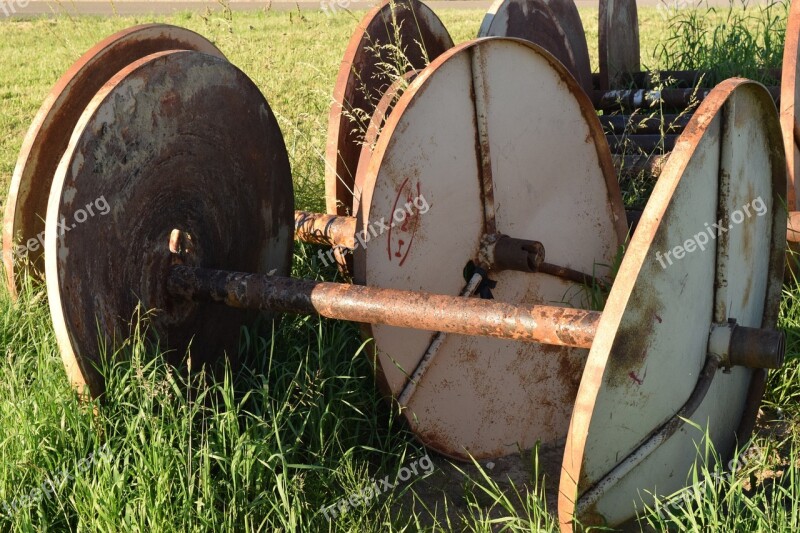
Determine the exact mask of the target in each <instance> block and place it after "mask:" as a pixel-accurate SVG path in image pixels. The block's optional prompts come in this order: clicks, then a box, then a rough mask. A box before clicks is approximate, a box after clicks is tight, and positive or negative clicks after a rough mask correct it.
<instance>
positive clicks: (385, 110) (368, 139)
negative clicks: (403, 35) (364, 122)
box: [353, 70, 419, 214]
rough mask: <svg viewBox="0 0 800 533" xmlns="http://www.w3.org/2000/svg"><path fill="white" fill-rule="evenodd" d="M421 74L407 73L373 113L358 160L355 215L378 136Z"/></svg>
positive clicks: (385, 95) (389, 90) (354, 204)
mask: <svg viewBox="0 0 800 533" xmlns="http://www.w3.org/2000/svg"><path fill="white" fill-rule="evenodd" d="M418 73H419V71H418V70H412V71H410V72H406V74H405V75H404V76H403V77H402V78H401V79H399V80H395V82H394V83H392V85H391V86H390V87H389V88H388V89H387V90H386V92H385V93H383V96H381V100H380V102H378V105H377V106H375V112H374V113H372V118H370V121H369V125H368V126H367V132H366V134H365V135H364V144H363V145H362V146H361V155H360V156H359V158H358V169H357V171H356V178H355V185H354V187H353V192H354V194H353V213H354V214H356V213H358V210H359V208H360V206H361V191H362V190H364V180H365V179H366V175H367V168H369V161H370V159H372V153H373V151H374V150H375V145H376V144H377V142H378V136H379V135H380V133H381V131H382V130H383V125H384V124H385V123H386V120H387V119H388V118H389V115H390V114H391V113H392V109H394V105H395V104H396V103H397V100H398V99H399V98H400V96H402V95H403V91H405V90H406V88H408V85H409V84H410V83H411V82H412V81H414V78H416V77H417V74H418Z"/></svg>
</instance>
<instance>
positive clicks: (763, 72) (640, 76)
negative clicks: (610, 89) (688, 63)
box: [592, 68, 781, 88]
mask: <svg viewBox="0 0 800 533" xmlns="http://www.w3.org/2000/svg"><path fill="white" fill-rule="evenodd" d="M754 74H755V75H756V76H758V77H761V78H763V77H768V78H772V79H773V80H774V81H775V82H776V83H779V82H780V81H781V69H779V68H771V69H759V70H757V71H756V72H755V73H754ZM628 75H629V76H630V81H631V82H632V83H633V85H634V86H635V87H637V88H643V87H652V85H653V83H656V84H665V83H667V82H672V83H677V84H679V85H682V86H688V87H695V86H697V84H698V83H699V82H700V81H702V82H703V84H704V85H708V86H714V85H716V84H717V83H718V82H719V81H721V80H717V79H716V73H715V72H714V71H711V70H662V71H657V72H656V71H653V72H633V73H630V74H628ZM748 77H750V76H748ZM592 83H593V85H594V86H595V87H599V86H600V74H598V73H595V74H592Z"/></svg>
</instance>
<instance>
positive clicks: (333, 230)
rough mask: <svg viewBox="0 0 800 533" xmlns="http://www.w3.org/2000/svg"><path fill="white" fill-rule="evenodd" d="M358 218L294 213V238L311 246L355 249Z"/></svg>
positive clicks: (306, 212) (304, 212) (302, 212)
mask: <svg viewBox="0 0 800 533" xmlns="http://www.w3.org/2000/svg"><path fill="white" fill-rule="evenodd" d="M355 234H356V217H348V216H339V215H324V214H321V213H309V212H308V211H295V212H294V238H295V239H297V240H298V241H302V242H307V243H309V244H323V245H326V246H330V247H336V246H343V247H345V248H349V249H351V250H352V249H353V248H354V247H355Z"/></svg>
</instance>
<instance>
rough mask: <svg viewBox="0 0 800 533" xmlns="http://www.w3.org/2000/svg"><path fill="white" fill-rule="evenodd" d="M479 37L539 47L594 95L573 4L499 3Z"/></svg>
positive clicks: (565, 0) (551, 0)
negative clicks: (496, 38)
mask: <svg viewBox="0 0 800 533" xmlns="http://www.w3.org/2000/svg"><path fill="white" fill-rule="evenodd" d="M478 37H516V38H518V39H525V40H528V41H530V42H532V43H536V44H538V45H539V46H541V47H542V48H544V49H545V50H547V51H548V52H550V53H551V54H553V55H554V56H555V57H556V59H558V60H559V61H561V63H562V64H563V65H564V66H565V67H567V70H569V71H570V72H571V73H572V75H573V76H575V79H577V80H578V83H579V84H580V85H581V87H583V90H584V91H586V92H587V93H588V94H591V91H592V68H591V64H590V63H589V47H588V45H587V44H586V32H585V31H584V29H583V23H581V17H580V15H579V14H578V8H577V7H576V6H575V2H574V1H573V0H496V2H495V3H494V4H493V5H492V7H491V8H489V11H488V12H487V13H486V16H484V18H483V22H482V23H481V27H480V30H479V31H478Z"/></svg>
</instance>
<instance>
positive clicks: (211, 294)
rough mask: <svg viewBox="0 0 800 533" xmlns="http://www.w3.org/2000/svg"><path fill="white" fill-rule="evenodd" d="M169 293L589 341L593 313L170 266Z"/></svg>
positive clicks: (548, 340)
mask: <svg viewBox="0 0 800 533" xmlns="http://www.w3.org/2000/svg"><path fill="white" fill-rule="evenodd" d="M167 290H168V291H169V292H170V294H172V295H173V296H176V297H182V298H186V299H190V300H196V301H212V302H218V303H224V304H226V305H229V306H231V307H237V308H246V309H262V310H271V311H279V312H288V313H298V314H319V315H322V316H324V317H328V318H335V319H340V320H349V321H352V322H362V323H368V324H385V325H387V326H396V327H401V328H413V329H419V330H429V331H442V332H446V333H456V334H460V335H478V336H485V337H496V338H501V339H513V340H519V341H524V342H539V343H543V344H551V345H556V346H571V347H576V348H589V347H590V346H591V345H592V340H593V339H594V335H595V332H596V331H597V324H598V322H599V320H600V312H598V311H585V310H583V309H572V308H568V307H555V306H546V305H513V304H508V303H503V302H498V301H495V300H483V299H478V298H461V297H458V296H444V295H437V294H431V293H426V292H415V291H402V290H396V289H382V288H377V287H364V286H361V285H350V284H345V283H328V282H321V281H307V280H297V279H291V278H285V277H280V276H269V275H264V274H245V273H240V272H226V271H219V270H210V269H203V268H196V267H189V266H173V267H171V269H170V272H169V277H168V280H167Z"/></svg>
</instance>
